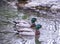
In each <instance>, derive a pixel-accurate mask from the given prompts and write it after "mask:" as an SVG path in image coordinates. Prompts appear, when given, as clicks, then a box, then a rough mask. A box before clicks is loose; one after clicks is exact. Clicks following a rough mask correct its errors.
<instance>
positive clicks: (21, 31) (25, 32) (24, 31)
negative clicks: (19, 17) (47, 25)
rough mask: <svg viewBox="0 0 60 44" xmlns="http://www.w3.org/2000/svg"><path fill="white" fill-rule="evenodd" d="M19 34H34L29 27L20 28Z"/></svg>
mask: <svg viewBox="0 0 60 44" xmlns="http://www.w3.org/2000/svg"><path fill="white" fill-rule="evenodd" d="M19 34H21V35H35V32H34V31H33V29H31V28H22V29H20V30H19Z"/></svg>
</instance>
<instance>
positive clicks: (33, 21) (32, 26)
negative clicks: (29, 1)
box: [31, 18, 37, 28]
mask: <svg viewBox="0 0 60 44" xmlns="http://www.w3.org/2000/svg"><path fill="white" fill-rule="evenodd" d="M36 20H37V19H36V18H32V19H31V23H32V25H31V28H35V26H36V25H35V22H36Z"/></svg>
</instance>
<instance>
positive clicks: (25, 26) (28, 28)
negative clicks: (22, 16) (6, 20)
mask: <svg viewBox="0 0 60 44" xmlns="http://www.w3.org/2000/svg"><path fill="white" fill-rule="evenodd" d="M36 20H37V19H36V18H32V19H31V24H30V23H28V22H27V21H25V20H19V21H14V23H15V27H19V28H18V29H16V31H17V32H18V33H20V34H21V33H22V32H23V33H24V34H22V35H27V34H26V33H28V34H29V33H32V35H34V32H33V29H32V28H35V26H36V25H35V22H36ZM29 35H31V34H29Z"/></svg>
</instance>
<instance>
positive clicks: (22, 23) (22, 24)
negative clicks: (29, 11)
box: [16, 20, 31, 28]
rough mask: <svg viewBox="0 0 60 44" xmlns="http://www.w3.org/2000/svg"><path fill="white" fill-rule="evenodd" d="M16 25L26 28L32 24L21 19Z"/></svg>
mask: <svg viewBox="0 0 60 44" xmlns="http://www.w3.org/2000/svg"><path fill="white" fill-rule="evenodd" d="M16 25H17V26H19V27H25V28H27V27H30V26H31V25H30V24H29V23H28V22H27V21H24V20H21V21H20V22H19V24H16Z"/></svg>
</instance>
